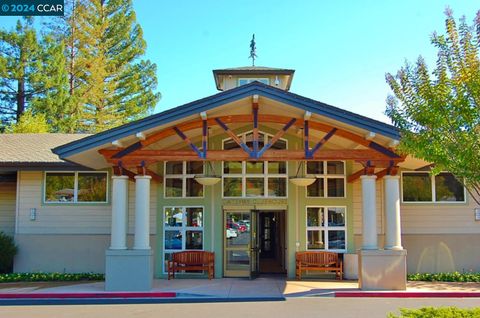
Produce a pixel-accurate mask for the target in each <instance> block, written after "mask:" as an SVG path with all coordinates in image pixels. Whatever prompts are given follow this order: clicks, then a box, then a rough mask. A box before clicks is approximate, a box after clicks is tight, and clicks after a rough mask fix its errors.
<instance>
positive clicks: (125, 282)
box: [54, 67, 406, 290]
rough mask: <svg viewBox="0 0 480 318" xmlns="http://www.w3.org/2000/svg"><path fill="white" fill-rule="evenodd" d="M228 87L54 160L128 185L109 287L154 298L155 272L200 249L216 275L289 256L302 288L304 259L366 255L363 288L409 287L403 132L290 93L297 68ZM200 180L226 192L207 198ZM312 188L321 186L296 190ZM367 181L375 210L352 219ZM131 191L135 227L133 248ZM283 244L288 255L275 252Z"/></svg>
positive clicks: (115, 204) (250, 73)
mask: <svg viewBox="0 0 480 318" xmlns="http://www.w3.org/2000/svg"><path fill="white" fill-rule="evenodd" d="M214 77H215V81H216V83H217V88H219V89H220V90H224V91H223V92H221V93H218V94H216V95H213V96H210V97H207V98H204V99H201V100H198V101H194V102H192V103H189V104H186V105H183V106H180V107H177V108H174V109H171V110H168V111H165V112H163V113H160V114H157V115H153V116H150V117H147V118H145V119H142V120H139V121H136V122H133V123H131V124H127V125H124V126H120V127H118V128H114V129H111V130H109V131H106V132H102V133H99V134H96V135H93V136H91V137H87V138H84V139H82V140H80V141H77V142H73V143H70V144H67V145H64V146H61V147H58V148H56V149H55V150H54V152H55V153H56V154H58V155H59V156H60V157H61V158H62V159H66V160H69V161H72V162H75V163H78V164H81V165H84V166H88V167H90V168H94V169H105V168H109V167H111V168H112V169H113V171H114V173H115V176H113V178H112V229H111V244H110V248H109V249H108V250H107V252H106V257H107V259H106V280H107V281H106V286H107V289H110V290H115V289H123V290H128V289H130V290H146V289H149V288H150V287H149V286H151V280H152V278H153V276H154V273H155V276H157V277H158V276H162V273H163V270H164V267H163V263H164V262H165V260H166V259H167V258H168V257H169V256H168V255H169V253H170V252H172V251H175V250H188V249H205V250H207V249H208V250H212V251H215V252H216V268H217V272H216V277H220V276H228V273H237V275H241V273H246V272H249V273H251V272H255V271H258V269H259V262H261V259H262V257H263V258H264V259H267V258H268V255H276V257H277V258H278V259H279V260H276V261H275V262H277V263H279V264H280V265H279V266H280V267H281V270H285V271H286V272H287V274H288V276H290V277H293V276H294V268H293V266H292V264H293V260H294V253H295V252H296V251H301V250H305V249H313V250H315V249H319V250H322V249H327V250H334V251H338V252H340V253H350V254H353V255H355V256H354V257H356V250H357V249H358V250H359V252H358V268H359V270H358V275H359V282H360V285H361V287H362V288H363V289H404V288H405V277H406V263H405V257H406V251H405V250H403V248H402V243H401V239H400V233H401V229H400V226H401V225H400V186H399V177H398V176H397V171H398V165H399V164H400V163H401V162H403V161H404V159H405V158H404V157H403V156H400V155H398V154H397V153H395V150H394V148H393V147H394V146H395V145H396V144H397V143H398V139H399V134H398V131H397V130H396V129H395V128H394V127H392V126H390V125H387V124H384V123H381V122H377V121H375V120H372V119H369V118H366V117H363V116H360V115H357V114H353V113H350V112H348V111H344V110H341V109H339V108H336V107H333V106H330V105H326V104H323V103H320V102H317V101H314V100H311V99H308V98H305V97H302V96H299V95H296V94H293V93H290V92H288V89H289V87H290V83H291V81H292V77H293V70H285V69H271V68H259V67H253V68H240V69H225V70H216V71H214ZM275 86H276V87H275ZM209 169H210V171H209ZM215 171H217V172H218V171H221V173H220V174H216V173H214V172H215ZM295 172H296V174H295ZM200 175H202V176H205V175H208V176H209V177H219V179H220V180H221V182H219V183H218V184H215V185H209V186H204V185H202V184H200V183H198V181H199V180H198V177H199V176H200ZM298 177H305V178H310V179H312V180H313V181H312V182H313V183H314V184H312V185H309V186H301V185H300V186H298V185H294V184H293V183H290V182H288V180H289V179H294V178H298ZM358 179H359V180H360V184H361V198H360V200H361V202H362V209H361V211H352V210H353V205H352V200H353V198H352V196H353V192H352V184H353V183H356V182H359V180H358ZM131 182H134V184H135V205H134V206H130V208H134V212H135V213H134V215H135V218H134V224H135V226H134V242H133V245H132V248H131V249H129V248H128V246H127V245H128V244H127V224H128V219H127V216H128V209H129V203H128V200H127V198H128V186H129V183H131ZM150 182H155V183H158V184H159V185H160V186H159V187H158V188H159V189H160V190H159V192H158V197H159V200H158V201H159V202H160V203H159V205H158V215H160V216H161V217H160V218H158V219H159V220H160V221H159V222H157V223H158V224H157V225H156V226H157V236H158V237H159V239H157V242H160V244H158V246H160V248H157V250H154V251H152V250H151V248H150V246H151V245H150V239H152V238H151V236H150V233H149V229H150V218H149V211H150V206H149V204H150V202H151V198H150V194H151V191H150ZM380 182H383V184H384V185H383V187H384V191H383V195H384V198H383V200H382V201H383V202H384V203H385V207H384V211H385V246H379V244H378V232H377V224H378V222H377V203H376V200H377V193H378V191H377V187H380V185H379V184H380ZM235 200H237V203H238V202H240V204H235ZM354 214H358V215H361V220H362V244H361V246H355V244H354V240H353V233H352V232H353V231H352V229H353V226H354V225H353V215H354ZM349 216H350V217H349ZM267 224H269V225H267ZM234 227H236V228H234ZM225 229H227V232H226V233H225ZM272 232H273V233H276V234H275V235H277V236H272V235H273V234H268V233H272ZM229 233H230V234H229ZM279 233H280V234H279ZM247 234H248V235H247ZM235 235H236V236H235ZM154 239H155V238H154ZM242 240H243V241H242ZM269 241H271V242H274V243H275V244H274V245H275V246H280V247H281V248H277V249H274V248H273V247H272V246H270V245H269V244H264V242H269ZM282 242H283V243H282ZM262 244H263V245H262ZM260 246H261V247H260ZM268 246H270V247H268ZM269 248H270V250H269ZM261 252H263V255H262V254H261ZM352 259H354V258H353V257H350V258H349V260H352ZM154 260H155V264H156V265H154V264H153V262H154ZM259 260H260V261H259ZM345 260H346V259H345ZM353 262H355V261H353ZM264 264H267V263H266V262H265V263H264ZM265 266H266V265H265ZM260 267H261V266H260ZM392 268H394V271H392V270H391V269H392ZM233 269H235V270H233ZM242 271H243V272H242Z"/></svg>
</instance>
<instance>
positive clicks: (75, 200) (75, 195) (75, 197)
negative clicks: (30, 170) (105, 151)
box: [42, 170, 110, 205]
mask: <svg viewBox="0 0 480 318" xmlns="http://www.w3.org/2000/svg"><path fill="white" fill-rule="evenodd" d="M49 173H50V174H60V173H73V174H74V181H73V201H47V200H46V198H47V197H46V196H47V174H49ZM82 173H90V174H91V173H97V174H105V177H106V184H105V187H106V188H105V201H78V175H79V174H82ZM109 184H110V182H109V173H108V171H88V170H87V171H75V170H66V171H63V170H62V171H51V170H49V171H44V172H43V191H42V192H43V193H42V203H43V204H53V205H55V204H62V205H63V204H82V205H83V204H108V203H109V193H110V191H109V190H110V188H109Z"/></svg>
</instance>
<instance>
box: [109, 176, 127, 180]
mask: <svg viewBox="0 0 480 318" xmlns="http://www.w3.org/2000/svg"><path fill="white" fill-rule="evenodd" d="M112 179H120V180H122V179H128V176H116V175H113V176H112Z"/></svg>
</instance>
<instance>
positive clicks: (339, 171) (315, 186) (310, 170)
mask: <svg viewBox="0 0 480 318" xmlns="http://www.w3.org/2000/svg"><path fill="white" fill-rule="evenodd" d="M306 173H307V175H314V176H315V177H316V178H317V179H316V180H315V182H314V183H312V184H311V185H309V186H308V187H307V197H321V198H344V197H345V162H343V161H308V162H307V164H306Z"/></svg>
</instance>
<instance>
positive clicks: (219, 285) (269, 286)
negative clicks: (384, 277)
mask: <svg viewBox="0 0 480 318" xmlns="http://www.w3.org/2000/svg"><path fill="white" fill-rule="evenodd" d="M2 295H4V298H5V297H8V295H10V296H11V297H9V298H12V297H14V295H20V296H22V298H27V297H29V296H34V295H37V296H38V295H40V296H41V295H43V296H41V297H40V296H39V297H38V298H47V297H48V296H49V295H51V298H55V297H56V296H62V295H63V296H62V297H63V298H68V296H69V295H70V296H71V295H73V296H75V295H76V296H78V295H84V296H85V297H84V298H87V297H88V295H91V296H92V298H95V297H99V298H107V297H109V296H112V298H114V297H118V298H128V297H129V296H130V297H138V298H140V297H150V298H154V297H174V298H190V299H193V298H197V299H200V298H202V299H207V298H216V299H242V298H243V299H284V298H285V297H315V296H316V297H428V296H429V295H430V297H455V295H457V297H480V283H443V282H409V283H408V287H407V291H385V292H375V293H373V294H372V292H370V294H369V292H365V291H361V290H360V289H359V288H358V282H357V281H348V280H345V281H336V280H302V281H297V280H288V279H285V278H277V277H260V278H257V279H254V280H249V279H242V278H221V279H213V280H208V279H181V278H180V279H174V280H163V279H162V280H155V281H154V287H153V289H152V290H151V291H150V292H146V293H128V292H126V293H109V292H106V291H105V290H104V283H103V282H94V283H89V282H82V283H78V282H71V283H69V282H61V283H60V282H58V283H55V282H48V283H2V284H0V298H2ZM172 295H173V296H172ZM342 295H343V296H342ZM369 295H370V296H369ZM375 295H376V296H375ZM378 295H380V296H378ZM382 295H383V296H382ZM389 295H390V296H389ZM82 297H83V296H82Z"/></svg>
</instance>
